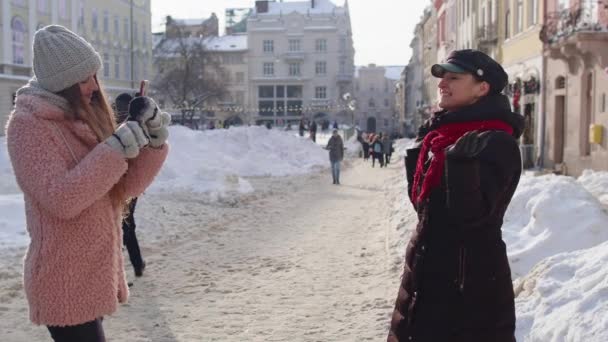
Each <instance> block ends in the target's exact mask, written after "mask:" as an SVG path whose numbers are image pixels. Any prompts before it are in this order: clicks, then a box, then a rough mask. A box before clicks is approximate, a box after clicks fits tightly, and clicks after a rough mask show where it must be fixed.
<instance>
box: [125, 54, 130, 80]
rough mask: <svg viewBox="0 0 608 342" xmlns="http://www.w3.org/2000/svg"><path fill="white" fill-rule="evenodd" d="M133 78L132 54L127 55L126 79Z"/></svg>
mask: <svg viewBox="0 0 608 342" xmlns="http://www.w3.org/2000/svg"><path fill="white" fill-rule="evenodd" d="M130 79H131V56H129V55H127V56H125V80H130Z"/></svg>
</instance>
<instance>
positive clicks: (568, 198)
mask: <svg viewBox="0 0 608 342" xmlns="http://www.w3.org/2000/svg"><path fill="white" fill-rule="evenodd" d="M503 237H504V240H505V242H506V244H507V248H508V253H509V260H510V262H511V270H512V272H513V278H518V277H521V276H524V275H525V274H527V273H528V272H529V271H530V270H531V269H532V267H533V266H534V265H535V264H536V263H538V262H539V261H541V260H542V259H544V258H546V257H549V256H552V255H554V254H557V253H561V252H567V251H574V250H579V249H583V248H589V247H592V246H595V245H597V244H599V243H602V242H603V241H606V240H608V215H607V214H606V212H604V210H603V208H602V206H601V204H600V203H599V202H598V201H597V199H596V198H594V197H593V195H591V194H590V193H589V192H588V191H587V190H585V189H584V188H583V187H582V186H581V185H580V184H579V183H578V182H577V181H576V180H575V179H574V178H571V177H565V176H555V175H546V176H540V177H531V176H523V177H522V178H521V181H520V183H519V186H518V188H517V191H516V192H515V195H514V196H513V199H512V200H511V204H510V206H509V208H508V210H507V213H506V215H505V220H504V225H503Z"/></svg>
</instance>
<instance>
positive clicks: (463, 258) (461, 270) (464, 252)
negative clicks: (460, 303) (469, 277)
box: [458, 245, 467, 293]
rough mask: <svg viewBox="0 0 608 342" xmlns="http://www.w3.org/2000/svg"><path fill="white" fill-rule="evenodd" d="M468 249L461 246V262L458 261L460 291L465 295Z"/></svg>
mask: <svg viewBox="0 0 608 342" xmlns="http://www.w3.org/2000/svg"><path fill="white" fill-rule="evenodd" d="M466 263H467V249H466V247H464V246H463V245H460V250H459V260H458V290H459V291H460V293H464V283H465V279H466V272H467V267H466Z"/></svg>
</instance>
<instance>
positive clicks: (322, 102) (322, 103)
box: [308, 99, 331, 108]
mask: <svg viewBox="0 0 608 342" xmlns="http://www.w3.org/2000/svg"><path fill="white" fill-rule="evenodd" d="M308 104H309V105H310V106H311V107H313V108H319V107H330V106H331V100H328V99H311V100H310V102H309V103H308Z"/></svg>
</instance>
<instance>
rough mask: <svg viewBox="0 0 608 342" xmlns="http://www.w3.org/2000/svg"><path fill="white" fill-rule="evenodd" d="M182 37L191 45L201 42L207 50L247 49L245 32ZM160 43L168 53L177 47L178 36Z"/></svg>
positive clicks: (228, 50) (236, 50) (238, 50)
mask: <svg viewBox="0 0 608 342" xmlns="http://www.w3.org/2000/svg"><path fill="white" fill-rule="evenodd" d="M182 39H183V41H184V42H185V43H186V44H188V45H192V46H194V45H195V44H200V43H201V42H202V43H203V45H204V47H205V49H206V50H208V51H215V52H243V51H246V50H247V35H245V34H235V35H226V36H221V37H207V38H198V37H188V38H182ZM160 44H162V50H164V51H165V54H170V53H169V51H171V50H174V49H176V48H177V46H179V44H180V38H170V39H165V40H163V41H160V42H159V45H158V46H160ZM158 46H157V47H158ZM159 53H162V52H160V51H156V54H157V55H158V54H159Z"/></svg>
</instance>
